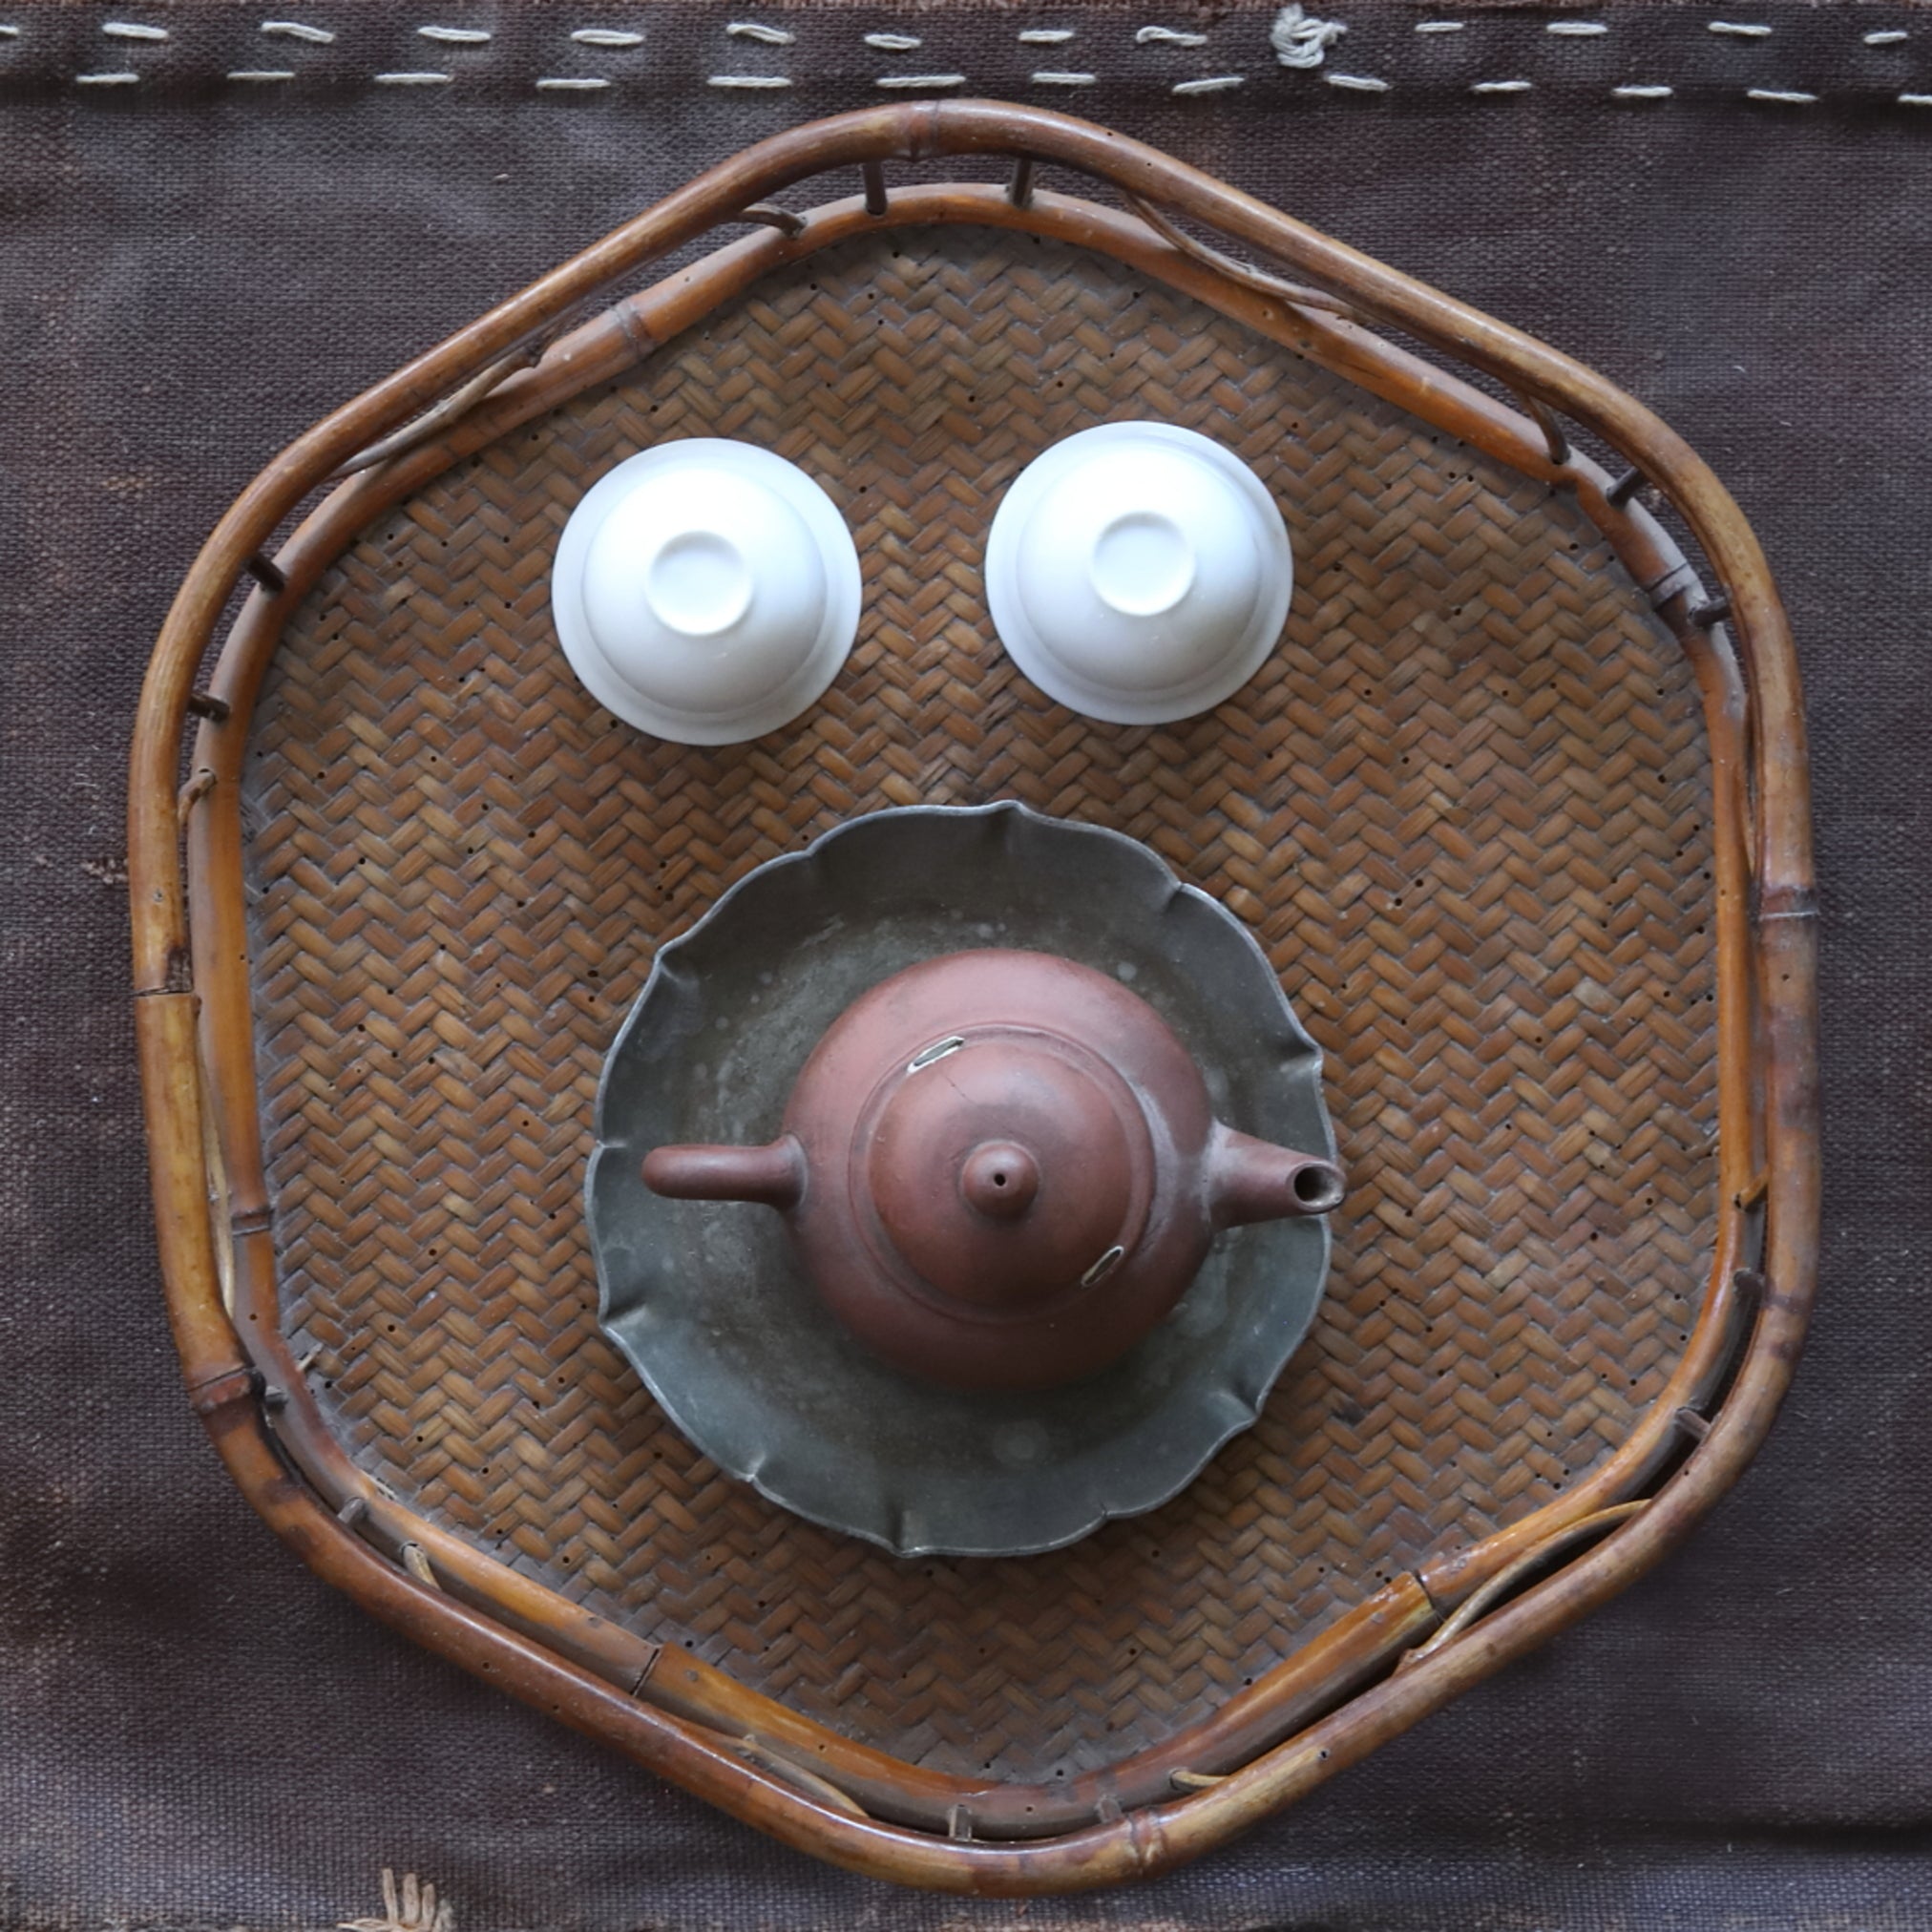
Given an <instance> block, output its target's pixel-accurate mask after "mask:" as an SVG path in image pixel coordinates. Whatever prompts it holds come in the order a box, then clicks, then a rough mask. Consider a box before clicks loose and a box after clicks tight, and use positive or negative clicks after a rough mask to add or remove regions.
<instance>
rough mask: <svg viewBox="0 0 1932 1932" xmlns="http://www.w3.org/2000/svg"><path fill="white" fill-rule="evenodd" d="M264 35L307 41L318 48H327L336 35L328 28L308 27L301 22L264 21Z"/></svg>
mask: <svg viewBox="0 0 1932 1932" xmlns="http://www.w3.org/2000/svg"><path fill="white" fill-rule="evenodd" d="M262 31H263V33H279V34H280V35H281V36H282V37H283V38H284V40H306V41H310V42H312V43H313V44H314V45H315V46H317V47H327V46H328V45H330V43H331V42H333V41H334V39H335V35H334V34H333V33H331V32H330V31H328V29H327V28H326V27H308V26H305V24H304V23H303V22H302V21H300V20H264V21H263V23H262Z"/></svg>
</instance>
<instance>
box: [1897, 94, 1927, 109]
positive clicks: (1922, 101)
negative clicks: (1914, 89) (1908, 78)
mask: <svg viewBox="0 0 1932 1932" xmlns="http://www.w3.org/2000/svg"><path fill="white" fill-rule="evenodd" d="M1899 105H1900V106H1901V107H1932V94H1901V95H1900V96H1899Z"/></svg>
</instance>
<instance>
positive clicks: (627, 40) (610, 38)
mask: <svg viewBox="0 0 1932 1932" xmlns="http://www.w3.org/2000/svg"><path fill="white" fill-rule="evenodd" d="M570 37H571V38H572V39H573V40H575V41H576V42H577V43H578V46H579V47H641V46H642V45H643V44H644V36H643V35H642V34H641V33H626V32H624V31H622V29H620V28H617V27H579V28H578V30H577V31H576V32H574V33H573V34H572V35H571V36H570Z"/></svg>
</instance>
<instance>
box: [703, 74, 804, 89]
mask: <svg viewBox="0 0 1932 1932" xmlns="http://www.w3.org/2000/svg"><path fill="white" fill-rule="evenodd" d="M704 85H705V86H706V87H758V88H765V87H789V86H790V85H791V82H790V80H789V79H788V78H787V76H786V75H784V74H782V73H713V74H710V75H707V76H706V78H705V81H704Z"/></svg>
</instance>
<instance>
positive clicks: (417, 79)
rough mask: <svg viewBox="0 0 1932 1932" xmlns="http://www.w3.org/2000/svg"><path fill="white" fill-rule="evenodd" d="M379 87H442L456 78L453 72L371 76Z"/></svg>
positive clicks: (376, 74) (379, 74)
mask: <svg viewBox="0 0 1932 1932" xmlns="http://www.w3.org/2000/svg"><path fill="white" fill-rule="evenodd" d="M369 78H370V79H371V80H373V81H374V82H375V84H376V85H377V86H378V87H440V86H441V85H442V83H443V82H444V81H446V80H454V79H455V78H456V76H455V75H454V74H453V73H375V74H371V75H370V76H369Z"/></svg>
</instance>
